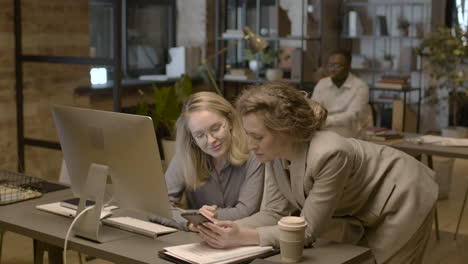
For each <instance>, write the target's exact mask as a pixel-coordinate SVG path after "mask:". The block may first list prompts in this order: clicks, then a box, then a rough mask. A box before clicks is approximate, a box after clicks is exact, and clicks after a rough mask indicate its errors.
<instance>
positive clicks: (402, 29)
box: [400, 28, 408, 37]
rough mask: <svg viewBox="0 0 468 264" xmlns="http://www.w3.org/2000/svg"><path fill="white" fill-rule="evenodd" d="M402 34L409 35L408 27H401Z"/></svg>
mask: <svg viewBox="0 0 468 264" xmlns="http://www.w3.org/2000/svg"><path fill="white" fill-rule="evenodd" d="M400 36H402V37H407V36H408V28H400Z"/></svg>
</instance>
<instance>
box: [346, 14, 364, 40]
mask: <svg viewBox="0 0 468 264" xmlns="http://www.w3.org/2000/svg"><path fill="white" fill-rule="evenodd" d="M361 34H362V24H361V20H360V18H359V14H358V12H357V11H355V10H351V11H349V12H348V13H347V14H346V16H345V19H344V25H343V35H345V36H348V37H357V36H359V35H361Z"/></svg>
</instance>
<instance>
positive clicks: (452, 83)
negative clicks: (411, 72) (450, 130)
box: [418, 27, 468, 127]
mask: <svg viewBox="0 0 468 264" xmlns="http://www.w3.org/2000/svg"><path fill="white" fill-rule="evenodd" d="M467 39H468V33H467V30H466V29H461V28H460V27H455V28H453V29H450V28H447V27H440V28H438V29H437V30H436V31H435V32H434V33H432V34H431V35H430V36H428V37H426V38H424V39H423V41H422V42H421V44H420V46H419V48H418V53H419V54H420V55H421V56H423V57H425V58H427V62H428V63H427V64H429V70H430V76H431V78H432V79H433V82H432V84H431V85H430V86H429V87H428V88H427V89H426V91H425V97H426V98H427V99H428V100H427V101H428V102H429V103H437V102H438V101H439V99H444V100H448V101H449V106H450V107H449V117H450V121H451V123H452V125H453V126H455V127H457V125H458V120H457V114H458V109H459V107H460V106H461V105H463V104H466V103H467V101H468V100H467V96H466V95H467V88H468V87H467V85H466V81H467V80H468V70H467V67H466V63H467V61H468V45H467V43H466V41H467ZM426 68H427V67H426ZM439 92H440V94H439ZM444 94H445V95H444ZM441 95H442V97H440V98H439V96H441Z"/></svg>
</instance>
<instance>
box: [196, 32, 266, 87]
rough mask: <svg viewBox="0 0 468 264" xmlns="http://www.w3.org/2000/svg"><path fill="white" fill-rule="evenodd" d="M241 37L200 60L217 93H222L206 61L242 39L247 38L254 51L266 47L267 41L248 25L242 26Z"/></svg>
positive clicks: (232, 46)
mask: <svg viewBox="0 0 468 264" xmlns="http://www.w3.org/2000/svg"><path fill="white" fill-rule="evenodd" d="M242 32H243V37H242V38H240V39H238V40H237V41H236V42H234V43H233V44H231V45H229V46H227V47H225V48H223V49H221V50H219V51H218V52H216V53H215V54H213V55H211V56H209V57H207V58H205V59H203V60H202V64H201V65H202V66H203V67H204V68H205V69H206V72H207V75H208V78H209V79H210V82H211V84H212V85H213V87H214V89H215V90H216V92H217V93H218V94H222V92H221V90H219V87H218V85H217V84H216V80H215V78H214V73H213V70H212V69H211V68H210V67H209V66H208V62H209V61H210V60H212V59H214V58H216V57H217V56H219V55H221V54H223V53H224V52H226V51H228V50H230V49H232V48H234V47H235V46H237V45H238V44H239V43H241V41H243V40H247V41H248V42H249V47H250V49H251V50H253V51H255V52H259V51H262V50H264V49H265V48H266V47H268V41H266V40H265V39H264V38H262V37H261V36H260V35H258V34H255V33H253V32H252V30H250V28H249V27H244V28H243V30H242Z"/></svg>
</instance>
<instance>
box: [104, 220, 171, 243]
mask: <svg viewBox="0 0 468 264" xmlns="http://www.w3.org/2000/svg"><path fill="white" fill-rule="evenodd" d="M102 221H103V222H104V224H106V225H109V226H113V227H116V228H119V229H123V230H126V231H129V232H133V233H136V234H140V235H144V236H149V237H153V238H154V237H157V236H158V235H162V234H167V233H172V232H176V231H177V229H175V228H171V227H167V226H163V225H160V224H156V223H152V222H148V221H143V220H140V219H137V218H133V217H127V216H123V217H109V218H106V219H104V220H102Z"/></svg>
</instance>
